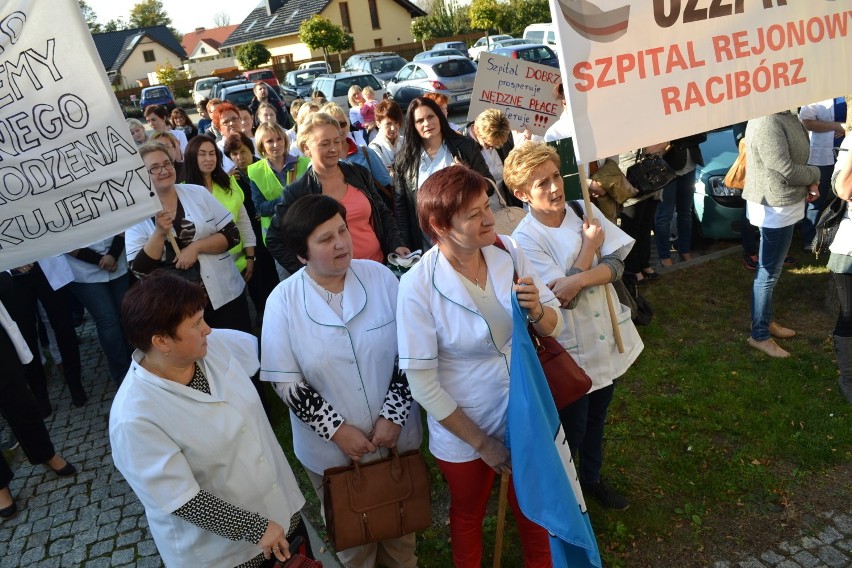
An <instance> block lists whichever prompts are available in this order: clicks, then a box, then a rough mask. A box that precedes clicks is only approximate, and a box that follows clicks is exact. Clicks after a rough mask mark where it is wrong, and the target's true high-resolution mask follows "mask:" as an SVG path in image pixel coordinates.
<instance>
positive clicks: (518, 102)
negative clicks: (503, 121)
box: [481, 91, 524, 107]
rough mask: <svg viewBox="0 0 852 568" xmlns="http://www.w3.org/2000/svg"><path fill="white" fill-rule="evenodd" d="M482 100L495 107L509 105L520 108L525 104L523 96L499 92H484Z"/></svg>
mask: <svg viewBox="0 0 852 568" xmlns="http://www.w3.org/2000/svg"><path fill="white" fill-rule="evenodd" d="M481 100H483V101H487V102H489V103H493V104H495V105H507V106H513V107H520V106H522V105H523V104H524V97H523V95H511V94H507V93H500V92H498V91H482V97H481Z"/></svg>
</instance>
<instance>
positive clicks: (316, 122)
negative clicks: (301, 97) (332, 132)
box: [296, 112, 340, 152]
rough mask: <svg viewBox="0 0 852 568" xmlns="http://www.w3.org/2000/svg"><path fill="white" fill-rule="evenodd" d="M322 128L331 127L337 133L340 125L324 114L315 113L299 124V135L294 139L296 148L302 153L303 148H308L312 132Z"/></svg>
mask: <svg viewBox="0 0 852 568" xmlns="http://www.w3.org/2000/svg"><path fill="white" fill-rule="evenodd" d="M323 126H333V127H335V128H336V129H337V130H338V131H339V130H340V123H339V122H337V119H335V118H334V117H333V116H331V115H330V114H328V113H325V112H315V113H314V114H312V115H310V116H308V117H307V118H306V119H305V120H304V121H303V122H302V123H301V124H299V135H298V136H297V137H296V146H298V147H299V150H301V151H302V152H304V151H305V148H307V147H308V142H310V141H311V140H312V139H313V137H314V132H315V131H316V130H317V129H318V128H321V127H323Z"/></svg>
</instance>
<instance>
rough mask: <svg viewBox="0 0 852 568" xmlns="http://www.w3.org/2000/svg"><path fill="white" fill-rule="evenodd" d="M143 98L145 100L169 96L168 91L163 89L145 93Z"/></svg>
mask: <svg viewBox="0 0 852 568" xmlns="http://www.w3.org/2000/svg"><path fill="white" fill-rule="evenodd" d="M144 96H145V98H146V99H162V98H167V97H168V96H169V90H168V89H165V88H163V89H151V90H149V91H145V95H144Z"/></svg>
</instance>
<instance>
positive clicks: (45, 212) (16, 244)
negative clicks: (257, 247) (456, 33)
mask: <svg viewBox="0 0 852 568" xmlns="http://www.w3.org/2000/svg"><path fill="white" fill-rule="evenodd" d="M159 209H160V205H159V201H158V200H157V198H156V197H155V195H154V193H153V191H152V190H151V189H150V180H149V178H148V174H147V172H146V171H145V169H144V166H143V164H142V160H141V159H140V158H139V154H138V153H137V151H136V145H135V144H134V143H133V140H132V138H131V137H130V134H129V132H128V129H127V125H126V124H125V122H124V117H123V116H122V114H121V111H120V110H119V108H118V101H117V100H116V98H115V96H114V95H113V93H112V91H111V90H110V88H109V84H108V83H107V80H106V74H105V72H104V69H103V65H102V64H101V60H100V58H99V57H98V54H97V51H96V50H95V46H94V42H93V41H92V38H91V35H90V34H89V30H88V28H87V27H86V25H85V24H84V22H83V18H82V16H81V14H80V8H79V6H78V3H77V2H76V1H75V0H54V1H51V2H45V1H36V0H10V1H6V2H3V4H2V7H0V270H6V269H9V268H13V267H16V266H20V265H22V264H26V263H28V262H31V261H34V260H38V259H40V258H44V257H46V256H51V255H54V254H59V253H62V252H67V251H69V250H72V249H75V248H80V247H83V246H86V245H88V244H91V243H93V242H95V241H97V240H100V239H103V238H106V237H108V236H111V235H115V234H117V233H120V232H121V231H123V230H124V229H126V228H127V227H128V226H130V225H133V224H135V223H136V222H138V221H139V220H141V219H144V218H145V217H148V216H150V215H152V214H153V213H154V212H155V211H158V210H159Z"/></svg>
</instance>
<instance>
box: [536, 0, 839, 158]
mask: <svg viewBox="0 0 852 568" xmlns="http://www.w3.org/2000/svg"><path fill="white" fill-rule="evenodd" d="M850 7H852V1H850V0H808V1H806V2H805V1H801V0H799V1H795V2H788V0H550V9H551V13H552V15H553V21H554V22H555V23H556V28H557V29H556V34H557V38H558V42H559V46H560V50H561V53H560V58H561V64H562V71H563V75H564V76H565V77H567V80H566V81H565V92H566V95H567V96H568V101H569V105H570V107H571V113H572V115H573V118H574V127H575V131H576V134H577V136H576V138H575V143H576V145H577V146H576V148H577V153H578V155H577V158H578V160H582V162H589V161H591V160H593V159H598V158H603V157H605V156H609V155H613V154H617V153H619V152H623V151H628V150H632V149H635V148H640V147H644V146H647V145H650V144H653V143H658V142H663V141H667V140H672V139H675V138H680V137H683V136H688V135H690V134H694V133H698V132H704V131H708V130H712V129H713V128H718V127H722V126H726V125H729V124H733V123H736V122H742V121H745V120H748V119H750V118H754V117H758V116H765V115H767V114H771V113H774V112H779V111H781V110H786V109H791V108H796V107H798V106H801V105H803V104H808V103H812V102H817V101H821V100H825V99H829V98H833V97H837V96H843V95H846V94H848V93H850V92H852V73H850V72H849V69H850V52H852V49H850V47H852V45H850V41H849V39H848V38H849V33H850V29H849V28H850V25H852V22H850V20H852V10H849V8H850Z"/></svg>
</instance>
